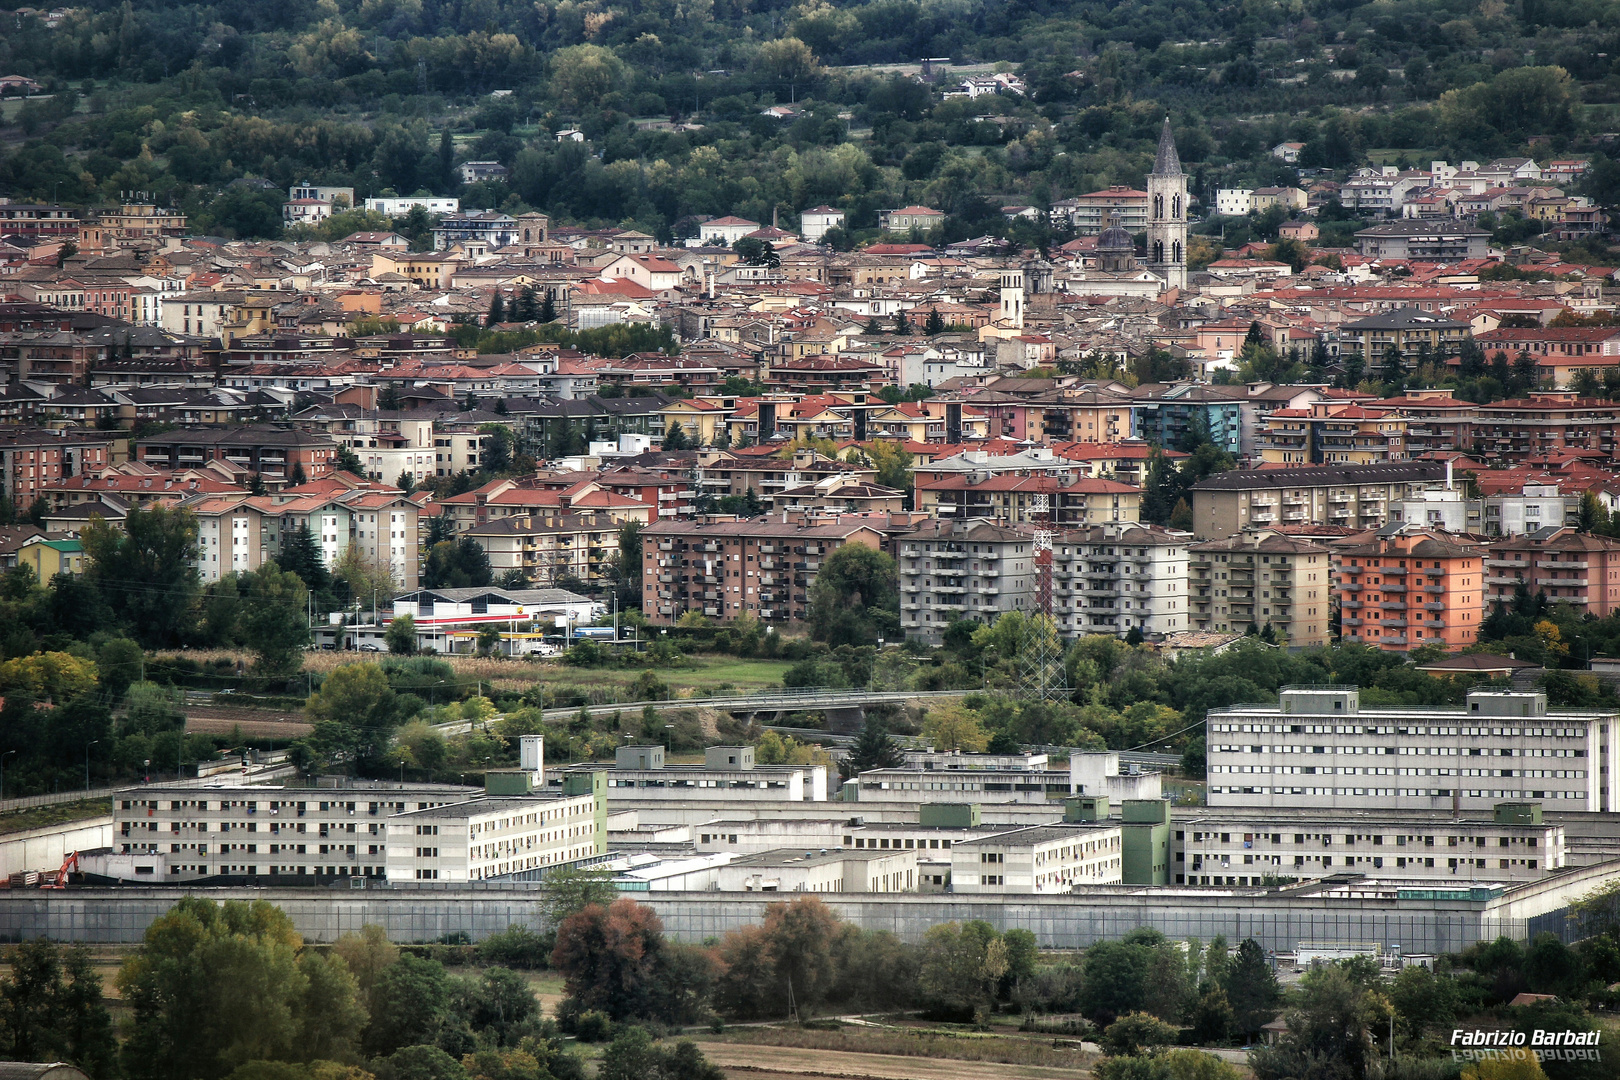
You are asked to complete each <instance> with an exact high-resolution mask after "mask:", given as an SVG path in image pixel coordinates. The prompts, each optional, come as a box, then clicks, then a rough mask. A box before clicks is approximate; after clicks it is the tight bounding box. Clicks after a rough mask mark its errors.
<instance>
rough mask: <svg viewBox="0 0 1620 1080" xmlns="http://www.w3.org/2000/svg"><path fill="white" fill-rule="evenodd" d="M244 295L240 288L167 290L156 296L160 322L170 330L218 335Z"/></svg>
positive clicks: (177, 332) (191, 333)
mask: <svg viewBox="0 0 1620 1080" xmlns="http://www.w3.org/2000/svg"><path fill="white" fill-rule="evenodd" d="M244 299H246V294H245V293H239V292H189V293H166V294H164V295H163V296H161V297H159V298H158V300H157V304H158V309H159V311H160V313H161V314H160V315H159V318H158V324H159V325H160V326H162V327H163V329H165V330H167V331H168V332H169V333H171V334H190V335H192V336H194V337H219V332H220V328H221V327H222V326H224V325H225V324H226V323H228V322H230V321H231V315H232V314H233V313H234V312H235V311H236V309H237V308H238V307H239V306H240V305H241V303H242V301H243V300H244Z"/></svg>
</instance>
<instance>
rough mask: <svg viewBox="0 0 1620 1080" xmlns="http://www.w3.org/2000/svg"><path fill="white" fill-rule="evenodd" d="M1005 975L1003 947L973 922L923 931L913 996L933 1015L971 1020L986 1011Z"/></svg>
mask: <svg viewBox="0 0 1620 1080" xmlns="http://www.w3.org/2000/svg"><path fill="white" fill-rule="evenodd" d="M1006 974H1007V943H1006V942H1005V941H1003V940H1002V939H1001V935H999V934H997V933H996V931H995V928H994V927H992V926H991V925H990V924H989V923H987V922H983V921H981V920H978V919H975V920H973V921H971V922H967V923H962V924H957V923H954V922H950V923H942V924H940V925H938V926H932V927H929V929H928V932H927V933H926V934H924V935H923V943H922V957H921V964H920V968H919V970H918V975H917V993H918V997H919V998H920V999H921V1000H922V1002H923V1003H924V1005H925V1007H926V1008H927V1009H928V1010H929V1011H931V1012H933V1013H934V1014H935V1015H939V1016H946V1017H950V1018H953V1019H968V1018H972V1017H973V1016H976V1015H978V1014H980V1013H981V1012H983V1011H984V1010H986V1009H988V1007H989V1006H990V1004H991V1002H993V1001H994V1000H995V995H996V991H997V990H998V988H999V987H1000V984H1001V980H1002V978H1003V976H1005V975H1006Z"/></svg>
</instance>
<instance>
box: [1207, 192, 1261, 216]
mask: <svg viewBox="0 0 1620 1080" xmlns="http://www.w3.org/2000/svg"><path fill="white" fill-rule="evenodd" d="M1253 208H1254V192H1253V191H1251V190H1250V189H1248V188H1217V189H1216V191H1215V213H1217V214H1219V215H1220V216H1221V217H1242V216H1244V215H1245V214H1247V213H1248V212H1249V211H1250V210H1251V209H1253Z"/></svg>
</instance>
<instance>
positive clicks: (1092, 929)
mask: <svg viewBox="0 0 1620 1080" xmlns="http://www.w3.org/2000/svg"><path fill="white" fill-rule="evenodd" d="M182 895H185V894H184V893H182V892H180V891H178V890H174V891H170V890H159V889H134V888H132V889H120V890H105V891H99V890H72V889H70V890H64V891H40V890H21V889H18V890H11V891H9V892H0V940H8V941H15V940H20V939H28V938H36V937H51V938H55V939H58V940H62V941H79V942H89V943H94V944H134V943H137V942H139V941H140V940H141V938H142V935H143V934H144V933H145V931H146V928H147V926H149V925H150V924H151V923H152V921H153V920H155V919H156V918H158V916H160V915H162V914H163V913H164V912H165V911H167V910H168V909H169V907H170V906H171V905H172V904H173V903H174V902H175V901H176V900H178V899H179V898H180V897H181V896H182ZM196 895H201V896H207V897H209V898H211V899H215V900H221V901H223V900H228V899H263V900H268V901H270V902H272V903H275V904H277V905H278V906H280V907H281V908H283V909H284V910H285V911H286V912H287V914H288V915H289V916H290V917H291V918H292V920H293V923H294V925H295V926H297V928H298V930H299V932H300V933H301V934H303V935H304V937H305V938H306V939H307V940H309V941H312V942H331V941H335V940H336V939H337V938H338V937H339V936H340V935H342V934H344V933H346V932H349V931H354V930H359V929H360V927H361V926H363V925H365V924H368V923H375V924H377V925H380V926H382V927H384V928H385V929H386V930H387V932H388V936H389V938H390V939H392V940H394V941H397V942H429V941H435V940H438V939H440V938H443V937H445V936H447V935H451V934H466V935H468V936H470V937H471V938H472V939H473V940H474V941H477V940H480V939H482V938H484V937H486V936H488V935H490V934H492V933H496V932H498V931H501V930H504V929H506V928H507V927H508V926H511V925H514V924H516V925H524V926H529V927H536V926H537V925H538V921H539V917H540V916H539V908H538V904H537V903H536V901H537V899H538V896H539V894H538V892H537V891H534V890H521V889H511V888H504V889H489V890H482V889H477V890H470V889H454V890H448V889H447V890H443V891H437V890H416V889H367V890H364V891H361V890H355V891H352V892H350V891H338V890H319V891H316V890H288V889H199V890H197V891H196ZM794 898H795V897H794V894H779V895H747V894H743V895H737V894H730V895H718V894H715V893H664V894H658V893H654V894H642V895H639V896H636V899H637V900H639V901H641V902H643V903H647V904H649V905H650V906H651V907H652V908H653V909H654V910H655V911H657V912H658V915H659V917H660V918H661V919H662V920H663V922H664V928H665V931H666V932H667V933H669V934H670V936H672V937H674V938H676V939H678V940H681V941H689V942H699V941H702V940H704V939H705V938H710V937H718V936H721V935H723V934H725V933H727V932H728V931H731V930H735V929H738V928H739V927H743V926H747V925H750V924H753V923H756V922H758V921H759V920H760V919H761V918H762V916H763V913H764V909H765V906H766V905H767V904H768V903H771V902H773V901H782V900H792V899H794ZM820 899H822V900H823V901H824V902H825V903H827V904H828V906H829V907H831V908H832V909H833V910H834V911H835V912H837V914H838V915H839V916H840V917H841V918H844V919H847V920H850V921H852V922H854V923H856V924H858V925H860V926H863V927H866V928H868V929H873V930H888V931H891V932H892V933H894V934H896V935H897V936H899V937H900V938H902V939H904V940H907V941H917V940H920V939H921V938H922V936H923V934H924V933H926V932H927V930H928V928H929V927H931V926H934V925H936V924H938V923H943V922H950V921H965V920H968V919H984V920H985V921H987V922H989V923H991V924H992V925H994V926H996V927H998V928H1000V929H1003V930H1006V929H1012V928H1015V927H1016V928H1023V929H1027V930H1030V931H1031V932H1033V933H1034V934H1035V936H1036V938H1037V940H1038V941H1039V942H1040V944H1041V945H1042V946H1044V947H1049V948H1071V949H1072V948H1081V947H1084V946H1086V945H1089V944H1090V943H1092V942H1094V941H1099V940H1108V939H1113V938H1117V937H1120V936H1122V935H1123V934H1125V933H1127V932H1129V931H1130V930H1132V929H1134V928H1136V927H1138V926H1151V927H1154V928H1155V929H1157V930H1159V931H1161V932H1162V933H1164V934H1165V935H1166V936H1168V937H1172V938H1186V937H1196V938H1199V939H1202V940H1206V941H1207V940H1209V939H1210V938H1212V937H1214V936H1215V935H1216V934H1225V935H1226V938H1227V940H1228V941H1233V942H1235V941H1239V940H1241V939H1243V938H1245V937H1250V936H1252V937H1255V938H1257V939H1258V940H1259V941H1260V943H1261V944H1262V945H1264V946H1265V947H1266V948H1268V949H1275V950H1279V951H1292V950H1293V949H1294V948H1295V946H1296V945H1297V944H1298V943H1299V942H1300V941H1356V942H1380V943H1382V944H1383V945H1384V946H1386V947H1395V946H1399V947H1400V948H1401V949H1402V950H1404V951H1407V952H1450V951H1456V950H1459V949H1464V948H1466V947H1468V946H1469V945H1470V944H1472V943H1473V942H1475V941H1478V940H1480V939H1481V938H1495V937H1497V936H1499V935H1506V936H1508V937H1513V938H1518V939H1523V938H1525V936H1526V935H1527V934H1528V933H1529V932H1530V930H1531V928H1532V923H1531V921H1530V920H1529V919H1527V918H1526V917H1524V915H1521V916H1520V917H1518V918H1506V917H1497V915H1496V913H1495V912H1493V911H1492V910H1491V909H1490V907H1489V906H1488V905H1486V904H1483V903H1480V904H1468V903H1445V902H1438V903H1435V904H1433V905H1429V906H1424V907H1421V908H1416V909H1414V908H1408V907H1406V906H1405V905H1402V906H1401V907H1399V908H1397V907H1396V906H1395V905H1390V904H1379V903H1364V902H1358V901H1344V900H1319V899H1294V900H1292V901H1290V900H1287V899H1283V898H1273V899H1267V898H1263V897H1259V896H1253V895H1246V896H1188V895H1185V894H1181V895H1176V896H1173V897H1164V896H1159V897H1154V896H1145V895H1140V894H1137V895H1118V894H1114V895H1101V896H1096V897H1092V896H1085V897H1079V896H1053V897H1021V898H1002V897H993V896H988V897H965V896H964V897H952V896H891V897H888V898H886V899H882V900H878V899H862V898H858V897H850V896H839V895H837V894H821V896H820ZM1526 914H1528V913H1526ZM1549 919H1550V921H1549ZM1535 924H1536V925H1535V926H1534V929H1536V930H1540V929H1555V930H1557V929H1559V926H1560V925H1561V913H1558V912H1547V913H1545V914H1544V917H1543V918H1538V919H1536V920H1535Z"/></svg>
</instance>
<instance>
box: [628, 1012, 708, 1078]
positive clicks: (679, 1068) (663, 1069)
mask: <svg viewBox="0 0 1620 1080" xmlns="http://www.w3.org/2000/svg"><path fill="white" fill-rule="evenodd" d="M725 1075H726V1074H725V1073H724V1071H722V1070H721V1069H719V1068H717V1067H716V1066H714V1065H711V1064H710V1063H709V1061H708V1059H707V1058H705V1057H704V1056H703V1053H702V1051H700V1050H699V1049H698V1047H697V1044H696V1043H693V1042H691V1041H690V1040H682V1041H681V1042H678V1043H676V1044H675V1046H674V1048H673V1049H669V1050H666V1049H664V1048H663V1047H661V1046H659V1045H658V1044H657V1043H655V1042H654V1041H653V1040H652V1037H651V1036H650V1035H648V1034H647V1032H646V1031H645V1030H644V1029H642V1028H640V1027H636V1026H633V1025H632V1026H630V1027H627V1028H624V1029H623V1030H621V1031H620V1032H619V1033H618V1034H617V1035H615V1036H614V1038H613V1041H612V1042H611V1043H609V1044H608V1047H607V1049H606V1050H605V1051H603V1053H602V1060H601V1062H600V1063H599V1064H598V1065H597V1068H596V1080H725Z"/></svg>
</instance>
